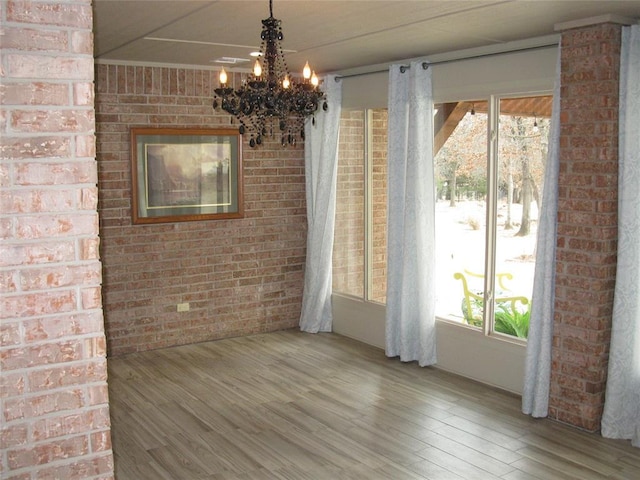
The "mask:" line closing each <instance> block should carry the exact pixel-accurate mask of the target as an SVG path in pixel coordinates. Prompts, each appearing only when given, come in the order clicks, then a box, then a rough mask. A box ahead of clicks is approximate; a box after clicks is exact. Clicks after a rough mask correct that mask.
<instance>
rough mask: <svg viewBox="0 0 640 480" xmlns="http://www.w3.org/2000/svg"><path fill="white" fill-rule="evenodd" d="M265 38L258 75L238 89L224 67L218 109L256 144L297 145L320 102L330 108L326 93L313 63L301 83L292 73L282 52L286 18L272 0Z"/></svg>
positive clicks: (264, 27) (255, 70) (216, 100)
mask: <svg viewBox="0 0 640 480" xmlns="http://www.w3.org/2000/svg"><path fill="white" fill-rule="evenodd" d="M260 38H261V39H262V44H261V45H260V57H259V58H258V60H256V64H255V66H254V68H253V75H251V76H250V78H249V79H248V80H244V81H243V82H242V84H241V85H240V87H239V88H238V89H237V90H234V89H233V88H231V87H229V86H227V82H228V77H227V72H225V70H224V68H223V69H222V71H221V72H220V77H219V78H220V87H219V88H216V89H215V90H214V92H215V94H216V96H215V98H214V100H213V108H214V109H216V110H218V109H220V108H221V109H222V110H224V111H225V112H227V113H230V114H231V115H233V116H235V117H236V118H237V119H238V121H239V122H240V128H239V130H240V134H241V135H244V134H245V133H249V134H250V135H251V138H250V140H249V145H250V146H251V147H256V146H258V145H261V144H262V141H263V138H264V137H278V136H280V143H281V144H282V145H283V146H286V145H295V144H296V141H297V139H298V138H300V139H303V140H304V122H305V119H306V118H307V117H309V116H312V115H313V114H314V113H315V112H316V110H318V106H319V104H320V102H322V108H323V110H327V102H326V97H325V95H324V93H323V92H322V91H321V90H320V88H319V86H318V84H319V82H318V77H317V76H316V74H315V72H312V71H311V69H310V68H309V63H308V62H307V64H306V65H305V67H304V70H303V76H302V80H301V81H297V80H296V79H294V78H292V77H291V75H290V74H289V69H288V67H287V63H286V61H285V58H284V54H283V53H282V46H281V42H282V39H283V38H284V36H283V34H282V27H281V22H280V20H278V19H276V18H273V0H269V18H266V19H264V20H262V33H261V34H260ZM261 60H262V62H263V63H260V62H261ZM313 120H314V121H315V118H314V119H313Z"/></svg>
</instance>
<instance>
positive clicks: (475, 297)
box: [453, 270, 529, 327]
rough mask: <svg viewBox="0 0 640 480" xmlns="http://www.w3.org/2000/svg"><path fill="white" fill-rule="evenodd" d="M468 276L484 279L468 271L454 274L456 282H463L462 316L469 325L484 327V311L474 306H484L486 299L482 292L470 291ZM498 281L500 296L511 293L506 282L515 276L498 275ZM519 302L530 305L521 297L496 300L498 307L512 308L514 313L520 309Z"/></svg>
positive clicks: (478, 274) (499, 297)
mask: <svg viewBox="0 0 640 480" xmlns="http://www.w3.org/2000/svg"><path fill="white" fill-rule="evenodd" d="M467 275H468V276H470V277H475V278H479V279H484V275H482V274H480V273H473V272H470V271H468V270H465V271H464V273H461V272H456V273H454V274H453V278H455V279H456V280H460V281H461V282H462V289H463V292H464V298H463V299H462V314H463V317H464V319H465V321H466V322H467V323H468V324H469V325H473V326H476V327H480V326H482V314H483V311H482V309H480V311H479V312H478V309H477V308H476V309H474V308H473V306H474V305H478V304H479V305H483V304H484V297H483V295H482V294H481V293H482V292H479V293H475V292H473V291H471V290H470V289H469V284H468V282H467V277H466V276H467ZM496 279H497V282H498V286H499V287H500V289H501V291H500V292H499V295H502V294H503V293H504V292H505V291H509V288H508V287H507V286H506V284H505V281H506V280H513V275H512V274H511V273H496ZM518 302H520V303H521V304H522V305H523V306H527V305H529V299H528V298H527V297H523V296H520V295H518V296H497V297H496V298H495V304H496V305H505V304H506V305H508V306H510V308H511V310H512V311H513V312H516V311H518V308H517V303H518Z"/></svg>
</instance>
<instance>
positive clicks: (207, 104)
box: [96, 64, 306, 355]
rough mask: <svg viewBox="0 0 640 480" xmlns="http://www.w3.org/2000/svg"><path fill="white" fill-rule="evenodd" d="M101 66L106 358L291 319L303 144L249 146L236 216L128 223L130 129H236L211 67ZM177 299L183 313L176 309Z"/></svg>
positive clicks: (302, 217) (277, 325)
mask: <svg viewBox="0 0 640 480" xmlns="http://www.w3.org/2000/svg"><path fill="white" fill-rule="evenodd" d="M96 69H97V70H96V72H97V73H96V115H97V116H96V123H97V158H98V171H99V176H98V184H99V212H100V222H101V239H102V241H101V246H102V260H103V264H104V306H105V317H106V319H105V322H106V331H107V341H108V351H109V355H120V354H124V353H128V352H134V351H143V350H149V349H156V348H163V347H169V346H172V345H180V344H187V343H194V342H201V341H207V340H213V339H219V338H223V337H231V336H239V335H247V334H252V333H259V332H268V331H274V330H280V329H284V328H290V327H294V326H296V325H297V324H298V321H299V318H300V307H301V301H302V286H303V267H304V258H305V251H306V204H305V192H304V182H305V181H304V150H303V145H302V144H300V145H299V146H297V147H295V148H290V147H288V148H286V149H283V148H282V147H280V145H279V143H278V142H277V141H274V142H267V143H265V144H263V145H262V146H261V147H260V148H259V149H251V148H250V147H249V146H248V144H247V143H246V142H245V143H244V145H243V166H244V212H245V216H244V218H243V219H233V220H210V221H196V222H179V223H163V224H152V225H133V224H132V221H131V171H130V170H131V166H130V154H129V151H130V142H129V131H130V128H131V127H134V126H135V127H141V126H145V127H149V126H150V127H154V126H155V127H192V128H232V127H234V126H233V125H231V117H230V116H228V115H226V114H220V113H214V111H213V109H212V106H211V104H212V99H213V94H212V91H213V88H215V87H217V85H218V80H217V72H214V71H210V70H197V69H189V68H161V67H143V66H119V65H108V64H101V65H97V66H96ZM236 80H238V79H236ZM235 128H237V125H235ZM178 303H189V304H190V310H189V311H188V312H180V313H179V312H177V304H178Z"/></svg>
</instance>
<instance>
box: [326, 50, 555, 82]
mask: <svg viewBox="0 0 640 480" xmlns="http://www.w3.org/2000/svg"><path fill="white" fill-rule="evenodd" d="M557 46H558V43H557V42H555V43H548V44H545V45H538V46H535V47H524V48H516V49H515V50H508V51H506V52H493V53H483V54H480V55H471V56H469V57H461V58H452V59H451V60H440V61H439V62H429V61H426V62H422V68H424V69H425V70H426V69H427V68H429V67H430V66H433V65H443V64H445V63H453V62H459V61H461V60H474V59H476V58H485V57H495V56H496V55H507V54H509V53H518V52H527V51H531V50H542V49H544V48H551V47H557ZM409 68H411V65H400V71H401V72H402V73H404V72H405V71H406V70H408V69H409ZM388 71H389V69H388V68H385V69H383V70H374V71H372V72H362V73H352V74H350V75H336V77H335V78H336V82H339V81H340V80H342V79H343V78H352V77H362V76H364V75H373V74H374V73H382V72H388Z"/></svg>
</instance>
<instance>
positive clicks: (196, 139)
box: [131, 128, 244, 224]
mask: <svg viewBox="0 0 640 480" xmlns="http://www.w3.org/2000/svg"><path fill="white" fill-rule="evenodd" d="M240 138H241V137H240V134H239V133H238V131H237V130H229V129H187V128H184V129H180V128H132V129H131V187H132V188H131V192H132V194H131V196H132V205H131V207H132V208H131V213H132V218H133V223H134V224H145V223H167V222H188V221H196V220H217V219H229V218H242V217H243V215H244V212H243V200H242V141H241V140H240Z"/></svg>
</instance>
